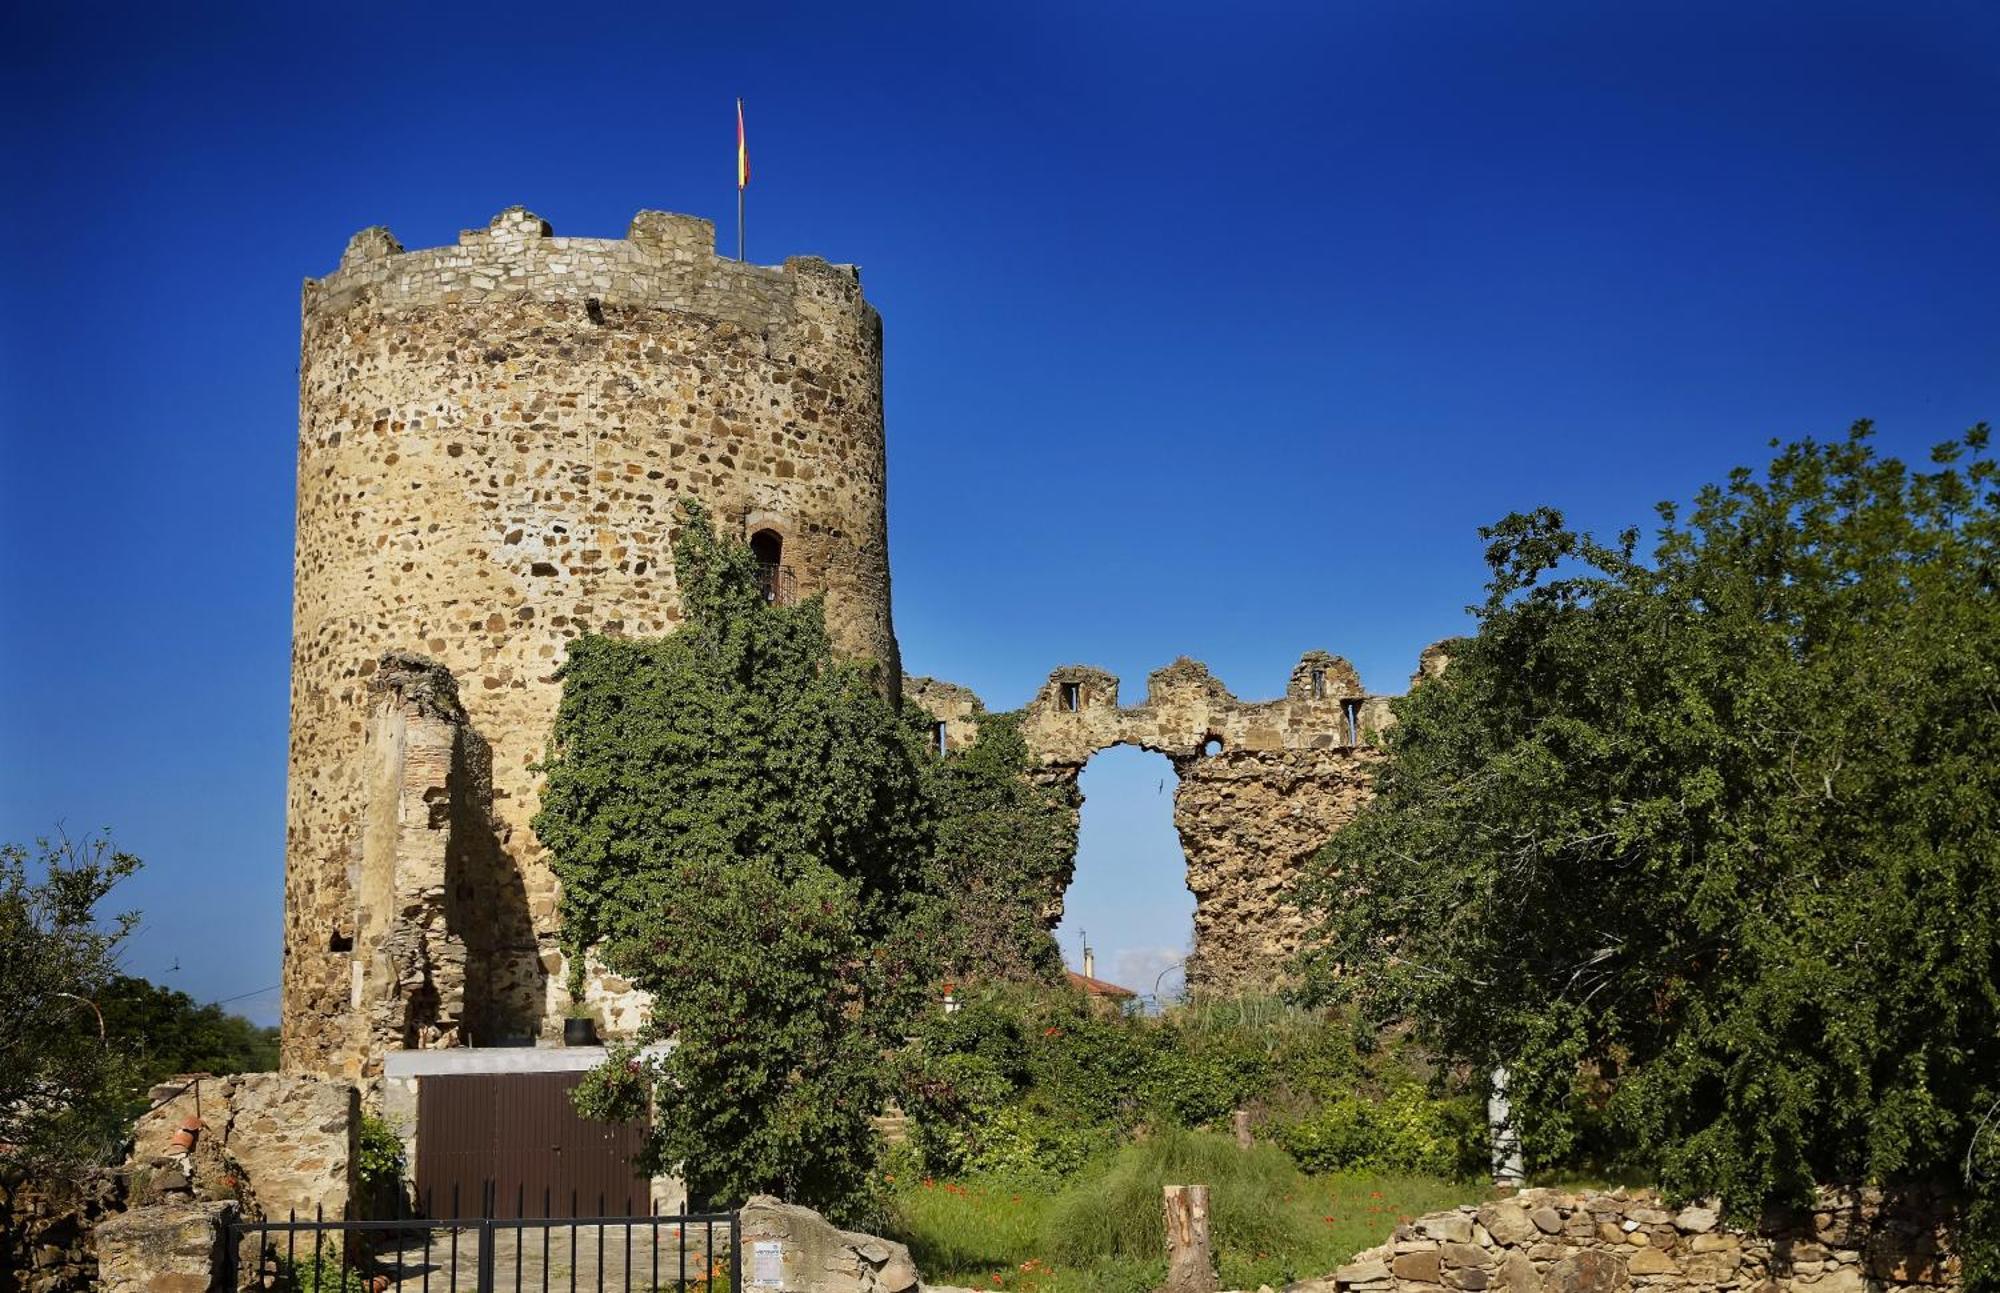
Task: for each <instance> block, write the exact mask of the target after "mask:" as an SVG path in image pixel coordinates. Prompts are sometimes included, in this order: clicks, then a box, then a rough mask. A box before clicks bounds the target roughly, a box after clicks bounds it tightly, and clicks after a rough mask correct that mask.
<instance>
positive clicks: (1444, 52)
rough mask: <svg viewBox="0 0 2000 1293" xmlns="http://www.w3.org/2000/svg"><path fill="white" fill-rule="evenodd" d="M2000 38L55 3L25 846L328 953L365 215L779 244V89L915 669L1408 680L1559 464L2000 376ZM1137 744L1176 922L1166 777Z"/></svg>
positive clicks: (1860, 17) (1688, 453)
mask: <svg viewBox="0 0 2000 1293" xmlns="http://www.w3.org/2000/svg"><path fill="white" fill-rule="evenodd" d="M859 11H865V12H860V13H859V16H857V12H859ZM1996 68H2000V10H1996V9H1995V8H1994V7H1993V6H1991V5H1988V4H1973V3H1963V4H1949V3H1946V4H1927V5H1916V6H1913V5H1906V4H1892V3H1884V4H1879V5H1873V6H1854V5H1841V4H1827V3H1824V2H1814V3H1798V4H1743V3H1737V2H1731V3H1722V4H1707V3H1688V2H1686V0H1679V2H1676V3H1671V4H1661V5H1625V4H1620V5H1603V4H1598V3H1589V4H1541V5H1535V6H1521V5H1516V4H1511V3H1509V4H1473V3H1449V4H1446V3H1426V2H1422V0H1416V2H1410V3H1374V4H1367V5H1352V4H1348V5H1336V4H1311V5H1302V6H1300V7H1298V8H1297V9H1289V8H1285V7H1277V6H1268V5H1256V4H1250V5H1245V4H1240V3H1239V4H1232V5H1229V6H1227V7H1224V6H1220V5H1218V6H1215V7H1213V8H1208V9H1200V10H1197V9H1193V8H1188V7H1185V6H1180V5H1174V4H1158V3H1151V4H1145V5H1119V6H1098V5H1080V4H1067V3H1066V4H1056V5H1028V4H1004V5H1002V4H994V5H985V6H970V5H938V4H927V5H909V6H888V5H867V6H853V5H842V6H826V7H824V8H823V9H820V10H819V11H818V12H817V13H816V14H815V13H806V12H794V11H790V10H786V9H779V8H772V7H765V6H760V5H756V4H735V5H729V6H701V7H692V6H668V5H659V4H649V5H643V6H632V7H629V8H623V7H619V6H614V5H605V6H579V5H567V6H566V5H549V4H538V5H534V6H528V7H515V6H511V5H508V4H504V3H493V4H482V5H477V6H452V7H450V9H449V10H446V9H444V8H438V9H435V10H430V9H429V7H425V6H400V5H399V6H374V5H369V4H361V3H350V4H341V5H338V6H333V5H326V6H321V5H272V4H262V3H259V4H255V5H248V4H246V5H241V6H230V7H216V6H211V5H201V4H192V5H174V6H165V5H160V6H152V7H140V6H132V5H115V6H114V5H94V4H88V3H74V2H67V0H66V2H65V3H61V4H41V5H30V4H13V5H9V6H7V9H6V13H5V14H4V16H0V158H4V165H5V175H6V182H5V188H6V190H7V195H6V197H5V198H4V200H0V234H4V235H5V239H4V244H0V247H4V253H0V437H4V440H3V441H0V443H3V444H4V452H3V453H0V541H4V543H5V556H4V559H0V571H4V574H0V581H3V582H0V625H4V628H0V838H15V839H20V838H25V837H27V836H31V835H33V834H35V833H37V832H39V831H44V830H46V829H47V828H48V827H49V826H50V825H51V824H53V823H54V822H56V821H59V820H60V821H66V822H67V823H68V824H69V826H70V828H71V829H72V830H73V831H78V830H83V829H87V828H90V827H94V826H98V825H109V826H112V827H114V828H115V830H116V833H117V836H118V838H119V839H120V841H121V842H122V843H124V844H125V845H126V846H128V847H130V848H132V849H133V850H135V851H137V852H139V853H141V854H142V855H144V857H145V858H146V860H147V863H148V866H147V870H146V872H145V873H144V875H143V876H141V877H140V878H138V879H137V880H135V881H134V882H133V883H132V884H131V886H130V890H129V892H128V893H127V895H126V898H127V900H128V902H129V903H131V904H133V905H137V906H140V907H143V908H144V910H145V912H146V928H145V931H144V933H143V934H142V935H141V937H140V938H139V940H138V942H137V944H136V945H135V947H134V948H133V951H132V956H131V961H132V964H133V967H134V968H135V969H137V970H139V971H140V972H143V973H147V974H151V975H155V976H158V977H162V978H163V979H165V981H167V982H169V983H172V984H175V985H176V986H179V987H182V988H184V989H186V990H188V991H190V992H193V993H195V994H196V995H197V996H202V997H222V996H231V995H234V994H236V993H241V992H249V991H252V990H254V989H258V988H261V987H264V986H266V985H269V984H272V983H275V982H276V981H277V973H278V972H277V964H278V942H279V939H278V910H279V899H280V871H281V856H282V843H283V808H284V755H285V725H286V668H287V643H288V635H289V619H290V601H289V588H290V577H291V532H292V470H293V440H294V428H295V406H296V385H295V377H294V367H295V363H296V358H297V344H298V335H297V334H298V287H299V280H300V279H301V278H302V277H303V276H305V275H308V274H322V273H325V272H327V271H328V270H330V269H331V268H332V267H333V265H334V263H335V261H336V260H337V258H338V256H339V254H340V249H341V247H342V245H343V244H344V243H345V241H346V239H347V237H348V235H349V234H351V233H353V232H354V231H355V230H356V229H359V228H361V227H363V226H365V225H370V224H376V223H385V224H388V225H389V226H391V227H392V228H393V229H394V230H395V232H396V233H397V235H398V236H400V237H401V238H402V240H403V242H404V243H405V244H406V245H409V246H425V245H431V244H436V243H440V242H445V241H449V240H450V239H451V238H452V237H453V236H454V235H455V234H456V232H457V231H458V230H459V229H461V228H466V227H477V226H480V225H483V224H484V223H485V221H486V220H487V218H488V217H489V216H491V215H492V214H493V213H494V212H495V211H498V210H499V209H500V208H502V207H504V206H506V205H508V204H510V203H515V202H520V203H525V204H527V205H528V206H530V207H531V208H533V209H534V210H535V211H537V212H539V213H540V214H541V215H543V216H544V217H545V218H547V219H548V220H550V221H551V222H552V223H553V224H554V226H555V228H556V231H557V232H558V233H566V234H579V235H599V236H615V235H618V234H620V233H622V232H623V230H624V228H625V225H626V222H627V220H628V219H629V218H630V217H631V215H632V213H633V212H634V211H635V210H637V209H639V208H641V207H663V208H667V209H672V210H680V211H692V212H697V213H700V214H704V215H709V216H712V217H715V218H716V219H717V221H718V223H721V224H723V225H724V226H725V227H726V226H727V223H728V222H729V219H730V216H731V206H732V199H733V192H732V165H733V161H732V149H733V121H732V102H733V99H734V97H735V96H736V95H738V94H740V95H742V96H743V98H744V99H745V101H746V103H747V110H748V115H749V124H750V132H751V147H752V157H753V164H754V169H755V183H754V187H753V189H752V191H751V194H750V198H751V242H750V251H751V255H752V258H753V259H761V260H772V261H775V260H777V259H780V258H781V257H782V256H784V255H786V254H790V253H796V252H818V253H822V254H825V255H826V256H828V257H830V258H832V259H834V260H842V261H853V262H857V263H859V264H860V265H861V266H862V267H863V270H864V283H865V285H866V287H867V290H868V293H869V296H870V297H871V298H872V299H873V300H874V301H875V303H876V304H877V305H878V306H879V307H880V308H881V310H882V313H883V315H884V316H885V318H886V320H887V328H888V347H889V352H888V353H889V370H888V372H889V376H888V382H889V387H888V399H889V431H890V444H891V460H892V470H891V496H890V510H891V518H890V520H891V525H890V532H891V535H892V560H893V570H894V578H895V599H896V622H897V628H898V630H899V631H900V634H901V637H902V642H903V649H904V655H905V659H906V661H907V662H908V665H909V667H910V668H911V670H912V671H914V672H921V673H933V674H938V675H943V676H947V677H952V678H955V679H958V680H959V681H962V682H965V683H967V684H969V685H971V686H973V687H975V688H976V689H978V690H979V691H980V692H981V693H982V694H983V695H984V696H985V697H986V698H987V699H988V701H989V703H992V704H994V705H996V706H1011V705H1014V704H1018V703H1020V702H1021V701H1023V700H1025V699H1026V698H1027V696H1028V695H1029V694H1030V693H1031V692H1032V690H1033V689H1034V687H1035V686H1036V685H1037V684H1038V682H1039V681H1040V680H1041V679H1042V678H1043V677H1044V676H1045V675H1046V673H1047V671H1048V670H1049V669H1050V668H1051V667H1052V666H1055V665H1057V664H1061V663H1066V662H1072V661H1080V662H1088V663H1093V664H1097V665H1100V666H1102V667H1105V668H1108V669H1111V670H1112V671H1114V672H1117V673H1119V674H1121V675H1122V676H1123V677H1124V679H1125V685H1126V692H1127V695H1128V697H1131V696H1136V695H1137V694H1138V692H1139V691H1140V689H1141V688H1142V687H1143V683H1144V677H1145V674H1146V673H1147V671H1148V670H1150V669H1153V668H1155V667H1158V666H1159V665H1161V664H1164V663H1165V662H1167V661H1168V660H1170V659H1172V658H1173V657H1174V656H1175V655H1177V654H1180V653H1183V652H1185V653H1188V654H1191V655H1195V656H1197V657H1200V658H1202V659H1205V660H1207V661H1208V662H1209V664H1210V665H1211V666H1212V667H1213V668H1214V669H1215V671H1216V673H1217V674H1218V675H1219V676H1220V677H1221V678H1222V679H1223V680H1224V681H1225V682H1227V683H1228V684H1229V685H1230V686H1231V687H1232V688H1234V689H1235V690H1236V691H1237V692H1238V694H1240V695H1243V696H1246V697H1251V696H1262V695H1269V694H1272V693H1273V692H1275V690H1276V689H1277V688H1278V687H1279V686H1280V685H1281V684H1282V681H1283V679H1284V677H1285V674H1286V671H1287V669H1288V668H1289V666H1290V665H1291V663H1292V662H1293V661H1294V660H1296V658H1297V656H1298V654H1299V653H1300V651H1302V650H1304V649H1305V648H1308V647H1314V646H1323V647H1326V648H1328V649H1330V650H1333V651H1336V652H1339V653H1342V654H1345V655H1346V656H1348V657H1349V658H1350V659H1352V660H1353V661H1354V662H1355V663H1356V664H1357V665H1358V666H1359V668H1360V669H1361V672H1362V676H1363V677H1364V679H1365V680H1367V682H1368V683H1369V684H1370V685H1371V686H1372V687H1375V688H1377V689H1381V690H1387V691H1393V690H1400V689H1401V687H1402V685H1403V683H1404V680H1405V679H1406V677H1407V675H1408V673H1409V671H1410V669H1411V667H1412V664H1413V662H1414V660H1415V657H1416V653H1417V650H1418V649H1419V648H1420V647H1421V646H1422V645H1423V644H1424V643H1426V642H1428V641H1431V640H1432V639H1435V638H1437V637H1440V636H1443V635H1445V634H1448V633H1451V632H1453V631H1456V630H1458V629H1460V628H1461V627H1462V626H1463V625H1464V623H1465V620H1464V618H1463V607H1464V605H1465V604H1466V603H1467V602H1468V601H1470V600H1472V599H1473V598H1474V597H1475V596H1476V593H1477V589H1478V584H1479V580H1480V576H1481V567H1480V562H1479V545H1478V543H1477V540H1476V537H1475V533H1474V531H1475V527H1476V526H1478V525H1479V524H1481V523H1482V522H1486V521H1490V520H1492V519H1494V518H1495V517H1497V516H1499V515H1501V514H1503V513H1505V512H1506V511H1508V510H1510V509H1513V508H1521V507H1528V506H1533V505H1537V504H1543V503H1547V504H1553V505H1556V506H1558V507H1561V508H1563V509H1565V510H1566V511H1567V512H1569V513H1570V514H1571V515H1572V516H1573V517H1574V518H1575V519H1577V520H1579V521H1581V522H1584V523H1587V524H1590V525H1593V526H1597V527H1602V528H1615V527H1617V526H1619V525H1621V524H1625V523H1629V522H1635V521H1637V522H1644V521H1646V520H1648V519H1649V518H1650V515H1651V514H1650V511H1649V508H1650V505H1651V504H1652V502H1653V501H1654V500H1656V499H1658V498H1661V497H1667V496H1685V495H1686V494H1687V493H1688V492H1689V491H1690V490H1691V489H1693V488H1694V487H1695V486H1696V485H1697V484H1699V483H1700V482H1702V481H1704V480H1709V479H1713V478H1716V477H1718V476H1720V475H1721V474H1723V473H1724V472H1725V471H1726V470H1727V469H1728V468H1730V467H1731V466H1733V465H1736V464H1738V463H1750V462H1755V461H1758V460H1759V459H1760V457H1761V456H1762V455H1763V452H1764V450H1763V445H1764V442H1765V440H1766V439H1767V438H1769V437H1771V436H1794V435H1802V434H1815V435H1821V436H1831V435H1837V434H1839V433H1840V432H1841V431H1842V429H1843V428H1844V427H1845V426H1846V425H1847V423H1848V422H1849V421H1850V420H1851V419H1853V418H1856V417H1861V416H1871V417H1874V418H1877V419H1879V420H1880V422H1881V424H1882V428H1883V439H1884V443H1885V444H1886V445H1887V446H1889V447H1890V448H1892V449H1894V450H1897V451H1899V452H1903V453H1906V454H1907V453H1915V452H1921V450H1922V449H1923V447H1925V446H1926V445H1928V444H1929V443H1930V442H1932V441H1934V440H1937V439H1941V438H1944V437H1947V436H1950V435H1952V434H1954V433H1956V432H1957V431H1959V430H1960V429H1962V428H1963V427H1964V426H1966V425H1968V424H1969V423H1971V422H1973V421H1975V420H1978V419H1981V418H1991V417H1995V416H1996V415H2000V311H1996V309H1995V302H1996V297H2000V294H1996V292H1995V287H1996V263H1995V262H1996V254H2000V252H1996V249H2000V237H1996V234H1997V233H2000V230H1996V227H1995V225H1996V213H2000V167H1996V163H2000V131H1996V126H2000V119H1997V118H1996V102H2000V100H1996V95H1995V89H1996V85H1995V81H1996V76H1995V69H1996ZM1086 775H1087V780H1086V789H1087V790H1089V791H1090V792H1091V793H1092V795H1093V799H1092V803H1091V805H1090V807H1089V808H1088V809H1087V810H1086V823H1085V832H1086V837H1085V849H1084V856H1083V858H1082V862H1081V866H1080V869H1079V871H1080V874H1079V880H1078V885H1077V888H1076V890H1075V891H1074V892H1073V894H1072V908H1073V911H1075V912H1076V920H1075V922H1073V923H1074V924H1081V925H1082V926H1083V927H1085V928H1088V929H1089V930H1090V931H1091V934H1092V941H1093V942H1094V943H1096V944H1097V945H1098V946H1099V949H1100V953H1101V957H1102V959H1101V962H1100V964H1101V968H1102V969H1105V970H1110V971H1118V970H1119V966H1120V965H1121V962H1120V960H1119V959H1118V958H1119V957H1120V956H1121V955H1125V956H1126V958H1127V960H1128V961H1129V962H1130V964H1131V965H1132V966H1133V967H1137V966H1138V965H1139V964H1140V962H1141V961H1142V960H1144V954H1145V953H1146V950H1147V949H1149V948H1167V949H1173V948H1176V947H1178V946H1179V945H1180V944H1181V943H1182V942H1184V940H1185V936H1186V930H1185V920H1186V912H1187V910H1188V909H1189V906H1188V901H1187V897H1186V894H1185V892H1184V891H1182V890H1181V889H1180V882H1179V877H1178V866H1179V862H1178V857H1177V846H1176V844H1175V841H1174V838H1173V834H1172V831H1171V828H1170V827H1169V826H1168V825H1167V820H1168V819H1167V812H1168V807H1167V806H1168V802H1169V800H1168V796H1170V794H1171V791H1172V784H1171V781H1170V780H1169V781H1168V782H1167V784H1166V785H1165V787H1164V790H1162V789H1161V788H1160V786H1159V783H1160V780H1161V778H1163V777H1169V778H1170V776H1171V774H1170V772H1169V771H1168V769H1167V765H1166V764H1165V762H1164V761H1163V760H1161V759H1158V758H1157V757H1154V756H1142V755H1138V754H1131V755H1129V756H1127V757H1123V758H1109V759H1108V760H1107V761H1105V762H1104V766H1103V767H1102V768H1101V769H1100V768H1098V767H1097V766H1096V765H1093V768H1092V770H1091V771H1090V772H1089V773H1087V774H1086ZM1068 948H1069V950H1070V951H1071V952H1072V953H1073V952H1074V950H1075V942H1074V939H1073V938H1071V939H1070V940H1069V943H1068ZM176 963H178V965H179V967H180V968H179V970H178V971H177V972H174V973H171V974H169V973H167V971H168V967H169V966H172V965H174V964H176ZM1147 963H1148V964H1151V963H1152V962H1147ZM1120 972H1123V973H1126V974H1127V977H1128V978H1129V977H1135V971H1131V970H1128V971H1120ZM1138 986H1146V985H1138ZM269 1002H270V998H268V997H266V998H259V999H252V1000H251V1001H249V1002H248V1003H247V1004H248V1005H249V1006H251V1007H253V1008H255V1009H256V1010H257V1012H258V1013H261V1014H263V1015H266V1016H268V1014H269V1009H268V1007H269Z"/></svg>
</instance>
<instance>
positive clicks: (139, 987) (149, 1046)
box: [97, 974, 278, 1095]
mask: <svg viewBox="0 0 2000 1293" xmlns="http://www.w3.org/2000/svg"><path fill="white" fill-rule="evenodd" d="M97 1004H98V1006H99V1007H100V1008H101V1009H102V1010H103V1012H104V1027H105V1031H106V1034H107V1035H108V1036H109V1037H110V1038H111V1040H112V1042H113V1043H114V1044H115V1045H117V1046H119V1047H120V1048H121V1049H123V1050H124V1051H125V1052H126V1053H127V1055H129V1056H130V1058H131V1061H132V1063H133V1065H134V1077H135V1079H136V1081H137V1084H138V1087H137V1093H138V1094H140V1095H143V1094H144V1092H145V1088H146V1087H148V1086H151V1085H152V1084H154V1083H156V1082H158V1081H160V1080H161V1079H163V1078H166V1077H170V1076H172V1075H173V1074H175V1073H214V1074H217V1075H220V1074H224V1073H262V1072H268V1071H269V1070H271V1069H275V1068H277V1067H278V1030H277V1029H276V1028H264V1027H259V1026H258V1025H256V1024H253V1023H251V1022H250V1021H249V1020H248V1019H245V1018H244V1017H243V1016H241V1015H233V1014H230V1013H229V1012H227V1011H225V1010H224V1009H223V1008H222V1007H221V1006H214V1005H207V1006H204V1005H198V1004H196V1002H195V1000H194V998H193V997H190V996H189V995H188V994H187V993H185V992H177V991H175V990H174V989H172V988H163V987H161V986H160V985H159V984H156V983H149V982H147V981H146V980H145V979H140V978H135V977H133V976H131V975H124V974H121V975H118V976H116V977H114V978H113V979H112V980H111V981H110V982H109V983H107V984H106V985H105V986H104V991H103V993H102V994H101V995H100V996H99V997H98V998H97Z"/></svg>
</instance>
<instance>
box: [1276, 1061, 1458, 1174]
mask: <svg viewBox="0 0 2000 1293" xmlns="http://www.w3.org/2000/svg"><path fill="white" fill-rule="evenodd" d="M1486 1142H1487V1130H1486V1122H1485V1117H1484V1111H1483V1110H1482V1109H1481V1108H1480V1105H1479V1102H1478V1101H1477V1100H1476V1099H1475V1098H1473V1097H1470V1096H1457V1097H1450V1098H1443V1099H1440V1098H1437V1097H1434V1096H1431V1095H1430V1094H1428V1093H1427V1092H1426V1091H1425V1090H1424V1088H1423V1087H1422V1086H1420V1085H1418V1084H1417V1083H1414V1082H1411V1083H1405V1084H1403V1085H1402V1086H1399V1087H1397V1088H1396V1089H1395V1090H1393V1091H1391V1092H1390V1093H1389V1094H1388V1095H1387V1096H1386V1097H1384V1098H1383V1099H1380V1100H1367V1099H1363V1098H1362V1097H1360V1096H1357V1095H1343V1096H1339V1097H1336V1098H1334V1099H1332V1100H1329V1101H1327V1102H1326V1103H1325V1104H1323V1105H1321V1106H1320V1107H1319V1108H1318V1109H1316V1110H1314V1111H1313V1112H1312V1113H1310V1114H1308V1115H1307V1116H1306V1117H1304V1118H1301V1119H1299V1120H1297V1121H1296V1122H1291V1123H1287V1124H1285V1125H1284V1126H1282V1127H1281V1128H1280V1129H1279V1133H1278V1143H1279V1144H1281V1145H1283V1146H1284V1147H1285V1149H1286V1150H1287V1151H1289V1152H1290V1153H1291V1156H1292V1158H1293V1159H1294V1160H1295V1161H1296V1162H1297V1163H1298V1165H1299V1166H1300V1167H1302V1168H1304V1169H1305V1170H1306V1171H1308V1172H1315V1173H1327V1172H1345V1171H1390V1172H1408V1173H1412V1174H1416V1175H1423V1176H1438V1177H1443V1178H1446V1179H1448V1180H1470V1179H1472V1178H1473V1177H1475V1176H1477V1175H1478V1174H1479V1173H1480V1172H1481V1171H1482V1170H1483V1169H1484V1168H1485V1167H1486V1155H1487V1150H1486Z"/></svg>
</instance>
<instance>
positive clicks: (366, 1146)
mask: <svg viewBox="0 0 2000 1293" xmlns="http://www.w3.org/2000/svg"><path fill="white" fill-rule="evenodd" d="M360 1141H361V1153H360V1155H359V1156H358V1158H357V1161H356V1167H357V1170H358V1173H359V1175H360V1178H361V1193H362V1194H363V1195H364V1196H366V1197H368V1198H370V1199H381V1198H384V1197H388V1196H391V1195H393V1194H394V1193H395V1192H396V1191H397V1190H398V1189H400V1188H401V1186H402V1183H403V1166H404V1164H403V1138H402V1137H401V1136H399V1135H397V1134H396V1129H395V1128H394V1127H392V1126H390V1125H389V1123H388V1122H387V1120H385V1119H383V1118H380V1117H377V1116H376V1115H375V1114H372V1113H364V1114H362V1115H361V1128H360Z"/></svg>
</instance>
